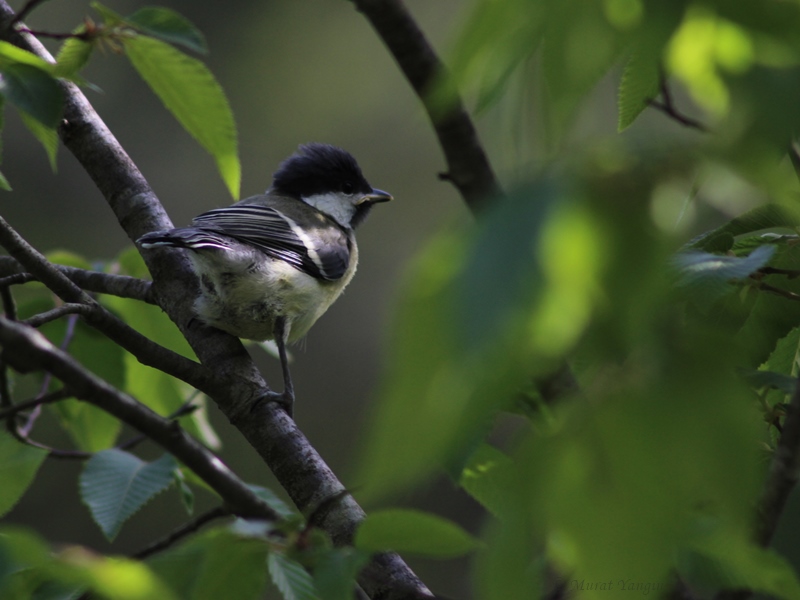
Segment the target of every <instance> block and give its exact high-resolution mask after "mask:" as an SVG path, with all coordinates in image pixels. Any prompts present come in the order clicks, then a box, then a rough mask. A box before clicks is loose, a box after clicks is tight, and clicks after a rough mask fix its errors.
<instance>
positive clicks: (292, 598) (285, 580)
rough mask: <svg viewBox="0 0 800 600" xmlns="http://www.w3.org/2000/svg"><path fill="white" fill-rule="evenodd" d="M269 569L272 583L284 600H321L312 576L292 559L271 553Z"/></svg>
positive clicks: (268, 563) (268, 558)
mask: <svg viewBox="0 0 800 600" xmlns="http://www.w3.org/2000/svg"><path fill="white" fill-rule="evenodd" d="M267 568H268V569H269V574H270V577H272V583H274V584H275V587H277V588H278V591H280V593H281V595H282V596H283V598H284V600H319V596H317V592H316V590H315V589H314V582H313V580H312V579H311V575H309V574H308V573H307V572H306V570H305V569H304V568H303V567H302V566H301V565H300V564H299V563H297V562H295V561H293V560H292V559H291V558H288V557H287V556H285V555H284V554H280V553H278V552H270V553H269V556H268V557H267Z"/></svg>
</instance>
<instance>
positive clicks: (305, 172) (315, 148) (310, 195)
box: [272, 143, 392, 227]
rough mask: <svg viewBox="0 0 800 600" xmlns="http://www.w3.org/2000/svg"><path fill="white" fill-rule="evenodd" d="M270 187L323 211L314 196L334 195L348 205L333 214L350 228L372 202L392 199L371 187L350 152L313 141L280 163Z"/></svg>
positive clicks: (320, 203)
mask: <svg viewBox="0 0 800 600" xmlns="http://www.w3.org/2000/svg"><path fill="white" fill-rule="evenodd" d="M272 189H273V190H274V191H275V192H277V193H279V194H282V195H284V196H290V197H292V198H296V199H297V200H301V199H302V200H305V201H307V202H309V203H310V204H312V205H314V206H317V208H319V209H320V210H322V211H323V212H326V210H325V208H324V207H323V206H322V202H314V201H313V200H314V199H315V197H316V198H319V197H322V196H326V195H329V194H333V195H336V196H338V198H339V199H338V200H337V204H339V205H348V206H349V208H346V206H345V207H344V210H343V211H341V212H339V211H336V212H337V213H338V214H337V215H332V216H334V217H335V218H336V220H337V221H339V222H341V223H342V224H343V225H346V226H349V227H355V226H356V225H358V223H360V222H361V221H363V220H364V217H366V216H367V213H369V210H370V208H371V207H372V205H373V204H374V203H375V202H383V201H386V200H391V198H392V197H391V196H390V195H389V194H387V193H386V192H382V191H381V190H375V189H373V188H372V186H371V185H370V184H369V183H368V182H367V180H366V179H365V178H364V175H363V174H362V173H361V168H360V167H359V166H358V163H357V162H356V159H355V158H353V156H352V155H351V154H350V153H349V152H346V151H344V150H342V149H341V148H337V147H336V146H330V145H328V144H316V143H314V144H305V145H303V146H300V148H299V150H298V152H297V153H296V154H294V155H293V156H290V157H289V158H287V159H286V160H285V161H283V163H281V166H280V167H279V168H278V171H277V172H276V173H275V175H274V176H273V181H272ZM310 199H311V201H309V200H310ZM327 206H328V207H330V204H328V205H327ZM345 215H346V216H345Z"/></svg>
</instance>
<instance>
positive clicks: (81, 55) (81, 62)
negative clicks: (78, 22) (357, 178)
mask: <svg viewBox="0 0 800 600" xmlns="http://www.w3.org/2000/svg"><path fill="white" fill-rule="evenodd" d="M82 29H83V27H82V26H81V27H80V28H79V30H78V31H80V30H82ZM76 33H77V31H76ZM93 50H94V44H92V43H91V42H85V41H83V40H81V39H78V38H69V39H67V40H66V41H65V42H64V43H63V44H62V45H61V48H60V49H59V51H58V55H57V56H56V67H55V71H54V73H53V74H54V75H55V76H56V77H64V78H66V79H72V78H75V76H76V75H77V74H78V72H79V71H80V70H81V69H83V67H85V66H86V63H88V62H89V58H90V57H91V56H92V51H93Z"/></svg>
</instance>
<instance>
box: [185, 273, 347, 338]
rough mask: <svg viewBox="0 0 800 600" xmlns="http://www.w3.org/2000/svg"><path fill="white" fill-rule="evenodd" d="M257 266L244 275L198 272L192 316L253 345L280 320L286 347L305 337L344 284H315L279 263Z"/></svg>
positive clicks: (271, 336)
mask: <svg viewBox="0 0 800 600" xmlns="http://www.w3.org/2000/svg"><path fill="white" fill-rule="evenodd" d="M262 264H263V268H261V269H256V270H253V269H250V270H248V271H247V273H244V272H241V271H240V270H236V269H232V270H229V271H222V272H218V271H216V272H215V271H214V270H200V269H198V272H199V273H200V279H201V291H202V293H201V295H200V296H199V297H198V299H197V301H196V302H195V312H196V313H197V316H198V317H199V318H200V319H201V320H202V321H203V322H204V323H206V324H208V325H211V326H213V327H216V328H218V329H222V330H223V331H227V332H228V333H230V334H232V335H235V336H236V337H239V338H243V339H248V340H258V341H263V340H269V339H272V338H273V328H274V326H275V319H276V317H279V316H282V317H285V318H286V325H287V332H288V341H290V342H291V341H295V340H297V339H299V338H301V337H302V336H303V335H305V333H306V332H307V331H308V330H309V329H310V328H311V326H312V325H313V324H314V323H315V322H316V320H317V319H318V318H319V317H320V316H322V314H323V313H324V312H325V311H326V310H327V309H328V307H329V306H330V305H331V304H332V303H333V301H334V300H336V298H337V297H338V296H339V294H341V292H342V290H343V289H344V286H345V285H346V284H347V282H348V281H349V280H350V277H348V276H345V277H343V278H342V279H341V280H338V281H334V282H324V281H319V280H317V279H315V278H313V277H311V276H310V275H307V274H306V273H303V272H302V271H299V270H298V269H295V268H294V267H292V266H291V265H288V264H287V263H285V262H283V261H280V260H268V261H267V262H264V263H262ZM204 271H205V274H203V272H204ZM212 274H213V275H212Z"/></svg>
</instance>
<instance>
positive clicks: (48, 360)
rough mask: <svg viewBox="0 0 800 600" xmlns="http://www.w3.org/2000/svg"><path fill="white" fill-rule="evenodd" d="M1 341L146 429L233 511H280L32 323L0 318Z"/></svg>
mask: <svg viewBox="0 0 800 600" xmlns="http://www.w3.org/2000/svg"><path fill="white" fill-rule="evenodd" d="M0 345H2V346H3V347H4V348H7V349H9V350H10V351H11V352H13V353H14V355H15V356H16V360H17V361H19V363H21V364H26V365H28V366H29V367H30V368H31V369H44V370H46V371H49V372H51V373H52V374H53V375H54V376H55V377H57V378H58V379H60V380H61V381H63V382H64V385H66V386H68V387H69V388H70V389H71V390H72V392H73V394H74V396H75V397H76V398H78V399H79V400H84V401H86V402H89V403H91V404H94V405H95V406H97V407H99V408H100V409H102V410H104V411H106V412H107V413H109V414H111V415H112V416H114V417H116V418H117V419H119V420H120V421H122V422H123V423H127V424H128V425H130V426H131V427H133V428H134V429H137V430H138V431H140V432H142V433H146V434H147V435H148V436H149V437H150V439H152V440H153V441H154V442H156V443H157V444H159V445H160V446H161V447H163V448H164V449H165V450H166V451H167V452H169V453H170V454H172V455H173V456H175V457H176V458H177V459H178V460H180V461H181V462H183V463H184V464H185V465H186V466H187V467H189V468H190V469H191V470H192V471H194V472H195V473H196V474H197V475H198V477H200V478H201V479H203V481H205V482H206V483H207V484H208V485H209V486H210V487H211V488H212V489H214V491H216V492H217V493H218V494H219V495H220V496H221V497H222V498H224V499H225V502H226V503H227V504H228V505H229V506H231V509H232V511H233V512H235V513H236V514H238V515H240V516H242V517H252V518H260V519H267V520H269V521H278V520H280V516H279V515H278V514H277V513H276V512H275V511H274V510H272V509H271V508H270V507H269V506H268V505H267V504H266V503H265V502H264V501H263V500H261V499H260V498H259V497H258V496H257V495H256V494H254V493H253V491H252V490H251V489H250V488H249V487H247V485H245V483H244V482H242V481H241V480H240V479H239V478H238V477H236V476H235V475H234V474H233V473H232V472H231V471H230V469H229V468H228V467H227V466H225V464H224V463H223V462H222V461H221V460H220V459H219V458H217V457H216V456H215V455H214V454H213V453H212V452H211V451H210V450H208V449H207V448H205V447H204V446H203V445H202V444H200V443H199V442H198V441H197V440H195V439H194V438H192V437H191V436H190V435H189V434H187V433H186V432H185V431H184V430H183V429H181V427H180V426H179V425H177V424H176V423H175V422H174V421H170V420H168V419H165V418H163V417H161V416H159V415H158V414H156V413H155V412H153V411H152V410H151V409H150V408H148V407H147V406H145V405H144V404H142V403H141V402H138V401H136V400H135V399H134V398H132V397H130V396H128V395H127V394H125V393H123V392H121V391H119V390H117V389H116V388H114V387H113V386H111V385H110V384H109V383H107V382H106V381H104V380H102V379H100V378H99V377H97V376H96V375H94V374H93V373H91V372H90V371H88V370H86V369H85V368H84V367H83V366H82V365H81V364H80V363H78V362H77V361H76V360H75V359H74V358H72V357H71V356H70V355H68V354H66V353H65V352H64V351H62V350H59V349H58V348H56V347H55V346H53V345H52V344H51V343H50V342H49V341H48V340H47V338H45V337H44V336H43V335H42V334H40V333H39V332H38V331H36V330H35V329H32V328H31V327H26V326H25V325H22V324H20V323H17V322H15V321H9V320H8V319H5V318H3V317H0Z"/></svg>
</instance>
